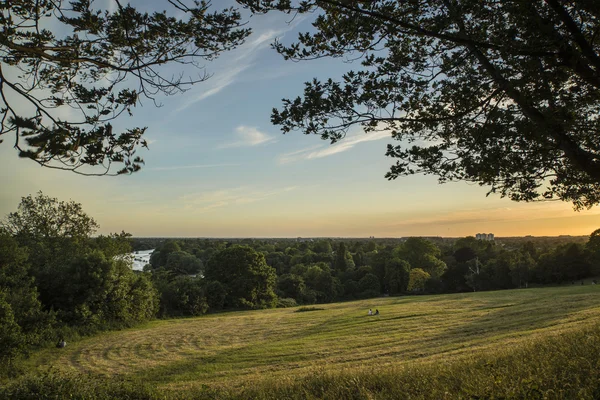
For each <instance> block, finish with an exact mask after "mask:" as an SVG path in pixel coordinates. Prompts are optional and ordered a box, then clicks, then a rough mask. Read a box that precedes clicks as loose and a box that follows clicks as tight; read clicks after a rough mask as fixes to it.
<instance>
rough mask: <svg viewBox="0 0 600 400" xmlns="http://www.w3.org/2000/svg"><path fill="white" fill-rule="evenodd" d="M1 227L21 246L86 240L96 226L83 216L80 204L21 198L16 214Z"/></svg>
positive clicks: (37, 198)
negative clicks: (22, 244) (15, 238)
mask: <svg viewBox="0 0 600 400" xmlns="http://www.w3.org/2000/svg"><path fill="white" fill-rule="evenodd" d="M1 225H2V227H3V228H4V229H6V230H7V231H8V232H9V233H10V234H12V235H13V236H15V237H17V238H18V239H19V240H20V241H21V242H28V241H38V240H43V239H63V238H69V239H87V238H88V237H90V236H91V235H92V234H93V233H94V232H96V229H98V224H97V223H96V221H94V219H93V218H91V217H90V216H88V215H87V214H85V213H84V212H83V208H82V206H81V204H79V203H76V202H74V201H69V202H64V201H58V199H56V198H53V197H49V196H46V195H44V194H43V193H42V192H41V191H40V192H38V193H37V195H36V196H35V197H32V196H31V195H29V196H27V197H22V198H21V203H19V207H18V210H17V211H16V212H13V213H10V214H8V216H7V217H6V219H5V220H4V221H3V222H2V223H1Z"/></svg>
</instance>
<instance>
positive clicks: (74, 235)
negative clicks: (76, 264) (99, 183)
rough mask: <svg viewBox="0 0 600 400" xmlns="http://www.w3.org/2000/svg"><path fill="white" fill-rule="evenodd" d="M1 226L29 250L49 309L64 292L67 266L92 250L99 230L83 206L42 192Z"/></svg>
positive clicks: (25, 200)
mask: <svg viewBox="0 0 600 400" xmlns="http://www.w3.org/2000/svg"><path fill="white" fill-rule="evenodd" d="M0 225H1V226H2V227H3V228H4V229H5V230H6V231H7V232H8V233H9V234H11V235H12V236H13V237H14V238H15V239H16V240H17V242H18V243H19V245H20V246H23V247H27V248H28V262H29V264H30V266H31V269H30V274H31V275H33V276H34V277H35V280H36V285H37V287H38V291H39V293H40V300H41V301H42V304H44V306H45V307H48V306H49V305H50V304H51V303H52V299H53V298H54V296H55V295H57V294H60V293H61V291H62V286H61V285H62V284H63V283H62V282H61V279H62V277H64V268H65V265H68V264H69V263H70V262H71V261H72V260H73V259H75V258H77V257H79V256H81V255H82V254H84V253H86V252H87V251H88V250H89V249H88V247H89V246H90V242H91V239H90V236H91V235H92V234H93V233H94V232H95V231H96V229H97V228H98V224H97V223H96V221H94V219H93V218H91V217H90V216H88V215H87V214H86V213H85V212H84V211H83V208H82V206H81V204H79V203H76V202H74V201H69V202H64V201H59V200H58V199H56V198H52V197H49V196H46V195H44V194H43V193H42V192H38V193H37V195H36V196H35V197H32V196H31V195H29V196H27V197H23V198H21V203H20V204H19V207H18V210H17V211H16V212H13V213H10V214H8V216H7V217H6V218H5V219H4V220H3V221H2V222H1V223H0Z"/></svg>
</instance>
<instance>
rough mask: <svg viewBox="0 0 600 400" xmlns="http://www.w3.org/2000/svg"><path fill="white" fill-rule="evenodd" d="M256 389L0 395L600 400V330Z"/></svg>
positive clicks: (14, 394)
mask: <svg viewBox="0 0 600 400" xmlns="http://www.w3.org/2000/svg"><path fill="white" fill-rule="evenodd" d="M313 372H314V373H313V374H312V375H311V376H309V377H306V378H292V377H291V378H289V379H277V380H271V381H269V380H267V381H262V382H260V383H258V385H257V386H254V387H246V388H241V389H229V390H219V389H214V388H208V387H203V388H201V389H194V390H193V391H192V390H190V391H184V390H182V391H177V392H171V391H169V392H166V391H164V392H161V391H158V390H157V389H154V388H152V387H150V385H148V384H146V383H143V382H142V381H136V380H124V379H106V378H100V377H94V376H91V375H79V374H77V375H76V374H73V375H69V374H64V373H59V372H56V373H51V372H50V373H47V374H44V375H41V376H29V377H24V378H22V379H20V380H19V381H16V382H13V383H11V384H9V385H8V386H6V387H4V388H0V398H10V399H17V400H18V399H57V398H66V397H69V398H74V399H93V400H96V399H113V398H120V399H171V398H173V399H215V400H218V399H353V400H354V399H356V400H360V399H365V400H366V399H599V398H600V325H596V326H594V327H589V326H588V327H585V328H577V329H575V330H572V331H566V332H563V333H561V334H558V335H552V334H549V335H548V336H546V337H543V338H536V339H534V340H531V341H528V342H524V343H522V344H520V345H518V346H515V347H509V348H506V349H502V350H498V349H496V350H491V351H489V352H485V353H478V354H474V355H472V356H471V357H469V358H466V359H462V360H454V361H452V362H450V363H435V364H433V363H430V364H415V365H407V366H405V367H394V368H392V369H389V370H383V371H364V370H362V371H361V370H355V371H352V370H346V371H339V372H337V373H332V372H327V371H324V370H320V369H315V370H314V371H313Z"/></svg>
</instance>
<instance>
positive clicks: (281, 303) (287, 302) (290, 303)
mask: <svg viewBox="0 0 600 400" xmlns="http://www.w3.org/2000/svg"><path fill="white" fill-rule="evenodd" d="M297 305H298V303H296V300H294V299H291V298H289V297H288V298H283V299H282V298H279V299H277V308H288V307H296V306H297Z"/></svg>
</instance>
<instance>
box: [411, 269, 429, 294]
mask: <svg viewBox="0 0 600 400" xmlns="http://www.w3.org/2000/svg"><path fill="white" fill-rule="evenodd" d="M429 278H431V276H430V275H429V274H428V273H427V272H425V271H423V270H422V269H421V268H413V269H411V270H410V279H409V281H408V288H407V290H408V291H411V292H419V291H422V290H423V289H425V284H426V283H427V281H428V280H429Z"/></svg>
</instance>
